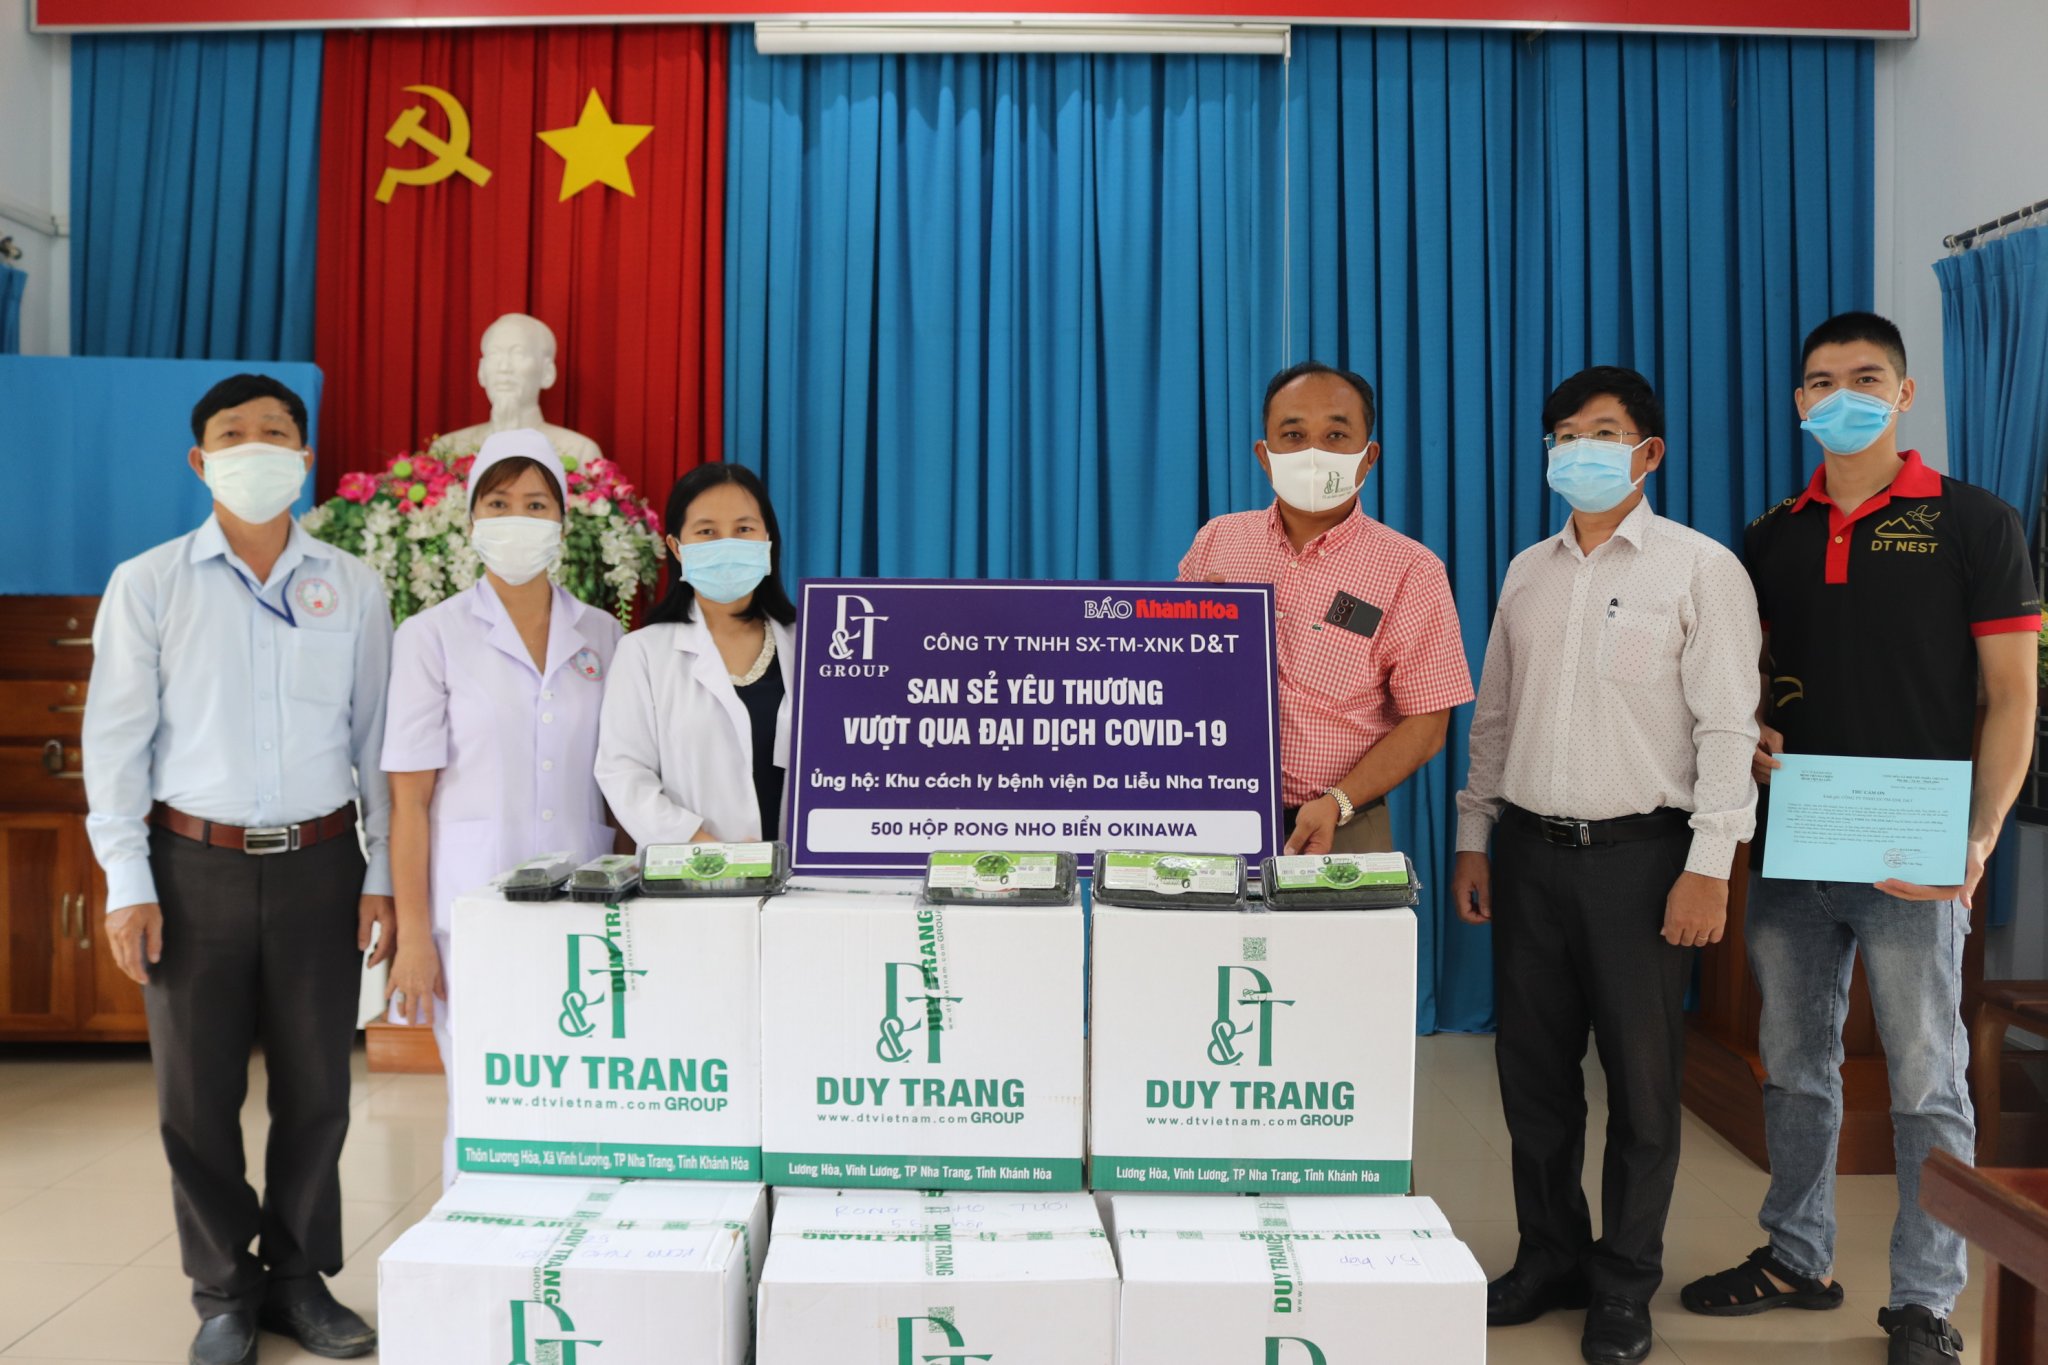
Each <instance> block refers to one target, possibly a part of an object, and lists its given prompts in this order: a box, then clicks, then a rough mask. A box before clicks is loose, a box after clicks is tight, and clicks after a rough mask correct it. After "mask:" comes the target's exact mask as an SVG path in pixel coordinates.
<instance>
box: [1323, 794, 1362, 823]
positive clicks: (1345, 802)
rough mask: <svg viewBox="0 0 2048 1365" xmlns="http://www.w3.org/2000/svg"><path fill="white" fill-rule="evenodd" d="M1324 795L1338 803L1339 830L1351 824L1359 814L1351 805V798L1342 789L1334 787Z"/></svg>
mask: <svg viewBox="0 0 2048 1365" xmlns="http://www.w3.org/2000/svg"><path fill="white" fill-rule="evenodd" d="M1323 795H1325V796H1327V797H1329V798H1330V799H1331V800H1332V801H1335V802H1336V803H1337V828H1339V829H1342V828H1343V827H1344V826H1346V825H1348V824H1350V823H1351V819H1352V817H1353V816H1355V815H1357V814H1358V808H1357V807H1356V806H1353V805H1352V804H1351V798H1350V797H1348V796H1346V795H1345V794H1344V789H1343V788H1342V787H1332V788H1330V789H1329V790H1328V791H1326V792H1324V793H1323Z"/></svg>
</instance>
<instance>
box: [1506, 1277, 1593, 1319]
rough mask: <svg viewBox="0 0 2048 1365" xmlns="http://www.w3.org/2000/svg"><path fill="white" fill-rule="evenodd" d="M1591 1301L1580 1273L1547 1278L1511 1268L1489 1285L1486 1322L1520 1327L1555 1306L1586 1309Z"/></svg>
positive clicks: (1589, 1293)
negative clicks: (1540, 1277)
mask: <svg viewBox="0 0 2048 1365" xmlns="http://www.w3.org/2000/svg"><path fill="white" fill-rule="evenodd" d="M1591 1301H1592V1296H1591V1292H1590V1291H1589V1290H1588V1289H1587V1288H1586V1277H1585V1276H1584V1275H1583V1274H1582V1273H1580V1272H1577V1271H1573V1272H1572V1273H1570V1274H1568V1275H1563V1276H1560V1277H1558V1278H1557V1279H1552V1280H1545V1279H1539V1278H1538V1277H1537V1276H1535V1275H1532V1274H1530V1273H1529V1272H1528V1271H1525V1270H1510V1271H1509V1272H1508V1273H1507V1274H1505V1275H1503V1276H1501V1277H1500V1278H1499V1279H1497V1280H1495V1281H1494V1282H1493V1283H1492V1284H1490V1285H1488V1286H1486V1325H1487V1326H1488V1327H1519V1326H1521V1325H1522V1324H1523V1323H1525V1322H1534V1321H1536V1319H1538V1318H1540V1317H1542V1316H1543V1315H1544V1314H1545V1313H1549V1312H1552V1311H1554V1310H1556V1309H1559V1308H1584V1307H1585V1306H1586V1305H1587V1304H1588V1303H1590V1302H1591Z"/></svg>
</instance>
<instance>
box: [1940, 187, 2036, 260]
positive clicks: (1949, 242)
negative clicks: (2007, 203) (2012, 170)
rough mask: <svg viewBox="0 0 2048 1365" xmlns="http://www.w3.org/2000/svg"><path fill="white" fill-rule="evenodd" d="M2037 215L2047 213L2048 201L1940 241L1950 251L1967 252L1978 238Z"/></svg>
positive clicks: (2028, 206) (2034, 204)
mask: <svg viewBox="0 0 2048 1365" xmlns="http://www.w3.org/2000/svg"><path fill="white" fill-rule="evenodd" d="M2037 213H2048V199H2043V200H2040V201H2039V202H2037V203H2032V204H2029V205H2027V206H2026V207H2025V208H2023V209H2014V210H2013V211H2012V212H2011V213H2008V214H2006V215H2005V217H2003V218H1994V219H1992V220H1991V221H1990V222H1988V223H1979V224H1977V226H1975V227H1973V228H1970V229H1968V230H1967V231H1964V232H1958V233H1955V234H1953V235H1951V236H1948V237H1944V238H1942V239H1941V244H1942V245H1943V246H1945V247H1947V248H1948V249H1949V250H1951V251H1967V250H1968V249H1969V248H1970V247H1971V246H1972V245H1973V244H1974V243H1975V242H1976V240H1977V239H1978V238H1979V237H1982V236H1984V235H1985V234H1986V233H1991V232H1996V231H1998V229H2000V228H2002V227H2011V226H2012V225H2013V224H2014V223H2018V222H2022V221H2024V220H2025V219H2028V218H2031V217H2033V216H2034V215H2035V214H2037Z"/></svg>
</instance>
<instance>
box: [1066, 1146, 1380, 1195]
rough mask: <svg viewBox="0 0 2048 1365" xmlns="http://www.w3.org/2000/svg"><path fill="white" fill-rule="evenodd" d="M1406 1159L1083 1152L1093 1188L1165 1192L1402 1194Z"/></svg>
mask: <svg viewBox="0 0 2048 1365" xmlns="http://www.w3.org/2000/svg"><path fill="white" fill-rule="evenodd" d="M1412 1171H1413V1166H1412V1163H1410V1162H1406V1161H1259V1160H1256V1159H1250V1158H1239V1159H1235V1160H1223V1161H1218V1160H1216V1159H1214V1158H1212V1157H1185V1156H1104V1155H1102V1153H1100V1152H1097V1153H1096V1154H1095V1155H1094V1156H1093V1157H1091V1158H1089V1167H1088V1173H1089V1184H1088V1187H1089V1188H1090V1189H1094V1190H1158V1191H1161V1192H1163V1193H1167V1194H1188V1193H1194V1194H1205V1193H1206V1194H1406V1193H1408V1185H1409V1181H1410V1179H1411V1178H1412Z"/></svg>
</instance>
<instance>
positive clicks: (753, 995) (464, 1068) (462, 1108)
mask: <svg viewBox="0 0 2048 1365" xmlns="http://www.w3.org/2000/svg"><path fill="white" fill-rule="evenodd" d="M454 933H455V943H454V951H453V957H454V965H453V971H452V972H451V979H452V984H451V988H450V995H451V996H452V998H453V1003H454V1010H453V1011H452V1017H453V1021H454V1045H455V1061H456V1065H455V1069H454V1071H453V1073H452V1074H451V1075H450V1077H449V1082H450V1084H451V1085H453V1086H454V1089H455V1151H456V1164H457V1166H458V1168H459V1169H461V1170H463V1171H488V1172H493V1173H497V1174H530V1175H584V1176H612V1177H626V1178H633V1179H693V1180H747V1181H752V1180H758V1179H760V1173H761V1091H760V1055H761V1034H760V902H759V901H758V900H756V899H754V898H751V897H748V898H732V899H726V898H715V899H705V900H662V899H639V900H632V901H628V902H626V903H625V905H624V906H622V907H620V908H619V909H612V908H611V907H609V906H604V905H585V904H576V903H574V902H570V901H547V902H540V903H529V902H516V901H507V900H505V899H503V898H502V897H500V896H497V895H495V894H492V895H487V896H465V897H463V898H462V899H460V900H458V901H457V902H456V905H455V922H454Z"/></svg>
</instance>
